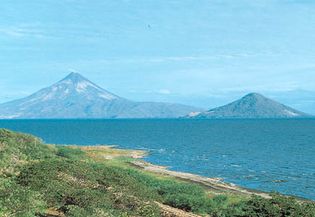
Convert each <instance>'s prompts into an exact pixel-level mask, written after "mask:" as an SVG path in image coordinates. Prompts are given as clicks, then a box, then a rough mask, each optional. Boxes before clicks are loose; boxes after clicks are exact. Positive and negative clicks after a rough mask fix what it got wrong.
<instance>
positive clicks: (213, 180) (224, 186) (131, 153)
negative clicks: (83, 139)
mask: <svg viewBox="0 0 315 217" xmlns="http://www.w3.org/2000/svg"><path fill="white" fill-rule="evenodd" d="M64 146H66V147H70V148H79V149H80V150H82V151H84V152H86V153H87V155H89V156H90V157H92V158H94V159H95V160H99V161H103V160H113V159H115V158H119V157H126V158H130V159H133V160H132V161H128V164H129V165H130V166H132V167H134V168H138V169H140V170H142V171H146V172H150V173H153V174H156V175H162V176H167V177H171V178H176V179H178V180H181V181H186V182H189V183H194V184H198V185H200V186H202V187H204V188H206V189H208V190H211V191H212V192H215V193H218V194H220V193H231V194H239V195H243V196H260V197H262V198H265V199H271V198H272V196H271V192H265V191H262V190H258V189H251V188H246V187H242V186H239V185H236V184H233V183H229V182H225V181H223V179H222V178H220V177H206V176H202V175H197V174H194V173H188V172H182V171H174V170H169V169H168V167H167V166H161V165H156V164H152V163H150V162H147V161H146V160H144V158H145V157H146V156H148V155H150V153H149V152H148V151H144V150H137V149H124V148H119V145H105V144H98V145H64ZM279 194H280V195H282V196H285V197H293V198H295V199H297V200H299V201H309V202H312V203H315V201H314V200H311V199H308V198H303V197H299V196H295V195H286V194H282V193H280V192H279Z"/></svg>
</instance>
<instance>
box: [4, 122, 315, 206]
mask: <svg viewBox="0 0 315 217" xmlns="http://www.w3.org/2000/svg"><path fill="white" fill-rule="evenodd" d="M0 127H1V128H9V129H12V130H16V131H22V132H27V133H31V134H34V135H37V136H39V137H41V138H42V139H43V140H44V141H45V142H47V143H55V144H80V145H97V144H115V145H119V147H121V148H133V149H144V150H149V151H150V152H151V154H150V156H148V157H147V159H146V160H148V161H150V162H152V163H155V164H160V165H167V166H170V168H171V169H173V170H178V171H186V172H192V173H196V174H200V175H204V176H208V177H221V178H224V180H225V181H227V182H232V183H235V184H238V185H241V186H244V187H248V188H254V189H259V190H264V191H278V192H282V193H285V194H290V195H296V196H301V197H305V198H309V199H313V200H315V120H314V119H308V120H307V119H305V120H168V119H165V120H1V121H0ZM276 180H283V182H280V183H279V182H277V181H276Z"/></svg>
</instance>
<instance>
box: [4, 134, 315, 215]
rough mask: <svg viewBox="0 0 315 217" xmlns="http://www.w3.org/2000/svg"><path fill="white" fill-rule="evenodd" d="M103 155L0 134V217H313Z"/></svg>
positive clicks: (309, 209)
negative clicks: (167, 212)
mask: <svg viewBox="0 0 315 217" xmlns="http://www.w3.org/2000/svg"><path fill="white" fill-rule="evenodd" d="M89 151H90V152H89ZM109 152H110V153H112V154H113V155H115V158H114V159H107V158H103V159H102V158H101V156H102V155H98V154H97V153H96V151H95V149H93V148H82V149H79V148H75V147H65V146H51V145H45V144H43V143H42V141H41V140H40V139H38V138H35V137H33V136H31V135H25V134H19V133H14V132H11V131H8V130H4V129H0V159H1V160H0V216H4V217H6V216H8V217H9V216H18V217H31V216H38V217H48V216H60V217H62V216H73V217H81V216H82V217H86V216H93V217H94V216H95V217H103V216H115V217H116V216H163V215H164V214H163V211H162V210H161V207H160V206H159V205H158V204H157V203H156V202H159V203H161V204H165V205H169V206H171V207H174V208H178V209H181V210H184V211H188V212H193V213H196V214H200V215H203V216H205V215H207V214H208V215H210V216H237V217H242V216H244V217H245V216H252V217H255V216H257V217H264V216H266V217H267V216H268V217H272V216H275V217H276V216H309V217H312V216H315V205H314V204H313V203H311V202H301V201H297V200H296V199H293V198H289V197H283V196H280V195H273V199H264V198H261V197H247V196H242V195H236V194H228V193H221V194H217V192H216V193H214V192H211V191H210V190H206V189H204V188H203V187H201V186H199V185H196V184H191V183H188V182H183V181H179V180H176V179H174V178H171V177H163V176H158V175H154V174H151V173H149V172H144V171H142V170H140V169H136V168H133V167H131V166H129V164H128V161H130V160H131V159H130V158H126V156H127V153H126V151H117V152H115V151H114V149H113V150H110V151H109V150H108V149H105V148H104V149H102V150H100V152H99V153H103V154H104V153H106V154H108V153H109ZM91 153H92V154H91ZM118 153H120V154H121V156H120V157H119V155H118Z"/></svg>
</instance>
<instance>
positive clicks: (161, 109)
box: [0, 73, 309, 119]
mask: <svg viewBox="0 0 315 217" xmlns="http://www.w3.org/2000/svg"><path fill="white" fill-rule="evenodd" d="M182 117H184V118H301V117H309V115H307V114H304V113H302V112H299V111H297V110H295V109H292V108H290V107H288V106H285V105H282V104H280V103H278V102H275V101H273V100H271V99H268V98H266V97H264V96H262V95H260V94H257V93H252V94H248V95H246V96H245V97H243V98H242V99H240V100H237V101H235V102H232V103H230V104H228V105H225V106H222V107H218V108H214V109H211V110H209V111H205V109H200V108H195V107H192V106H187V105H182V104H174V103H162V102H135V101H132V100H129V99H125V98H123V97H120V96H118V95H116V94H113V93H111V92H109V91H107V90H105V89H103V88H101V87H100V86H98V85H96V84H95V83H93V82H91V81H89V80H88V79H87V78H85V77H83V76H82V75H80V74H79V73H70V74H69V75H68V76H67V77H65V78H64V79H62V80H60V81H59V82H57V83H55V84H53V85H51V86H50V87H47V88H44V89H41V90H39V91H38V92H36V93H34V94H32V95H30V96H28V97H26V98H22V99H18V100H14V101H10V102H7V103H3V104H0V119H69V118H82V119H84V118H90V119H93V118H182Z"/></svg>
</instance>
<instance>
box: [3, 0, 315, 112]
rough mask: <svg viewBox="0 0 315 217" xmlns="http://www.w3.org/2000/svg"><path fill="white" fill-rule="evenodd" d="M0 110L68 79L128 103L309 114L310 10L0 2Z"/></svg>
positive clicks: (313, 90) (267, 0)
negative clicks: (242, 106)
mask: <svg viewBox="0 0 315 217" xmlns="http://www.w3.org/2000/svg"><path fill="white" fill-rule="evenodd" d="M0 14H1V16H0V51H1V53H0V66H1V68H0V70H1V71H0V102H4V101H7V100H11V99H15V98H19V97H24V96H26V95H28V94H30V93H32V92H34V91H36V90H38V89H40V88H42V87H45V86H47V85H50V84H51V83H53V82H56V81H57V80H60V79H61V78H63V77H64V76H66V75H67V74H68V73H69V71H71V70H75V71H77V72H79V73H81V74H82V75H84V76H86V77H88V78H89V79H90V80H92V81H94V82H95V83H98V84H99V85H100V86H103V87H104V88H106V89H108V90H109V91H111V92H114V93H116V94H118V95H121V96H123V97H126V98H130V99H134V100H153V101H157V100H160V101H173V102H182V103H186V104H191V105H196V106H202V107H209V108H210V107H212V106H216V105H219V104H221V103H225V102H228V101H229V100H232V99H235V98H237V97H239V96H241V95H242V94H244V93H246V92H261V93H263V94H265V95H267V96H271V97H273V98H275V99H278V100H281V101H283V102H285V103H288V104H289V105H291V106H294V107H296V108H298V109H301V110H304V111H306V112H311V113H315V0H106V1H104V0H28V1H25V0H2V1H1V4H0Z"/></svg>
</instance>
